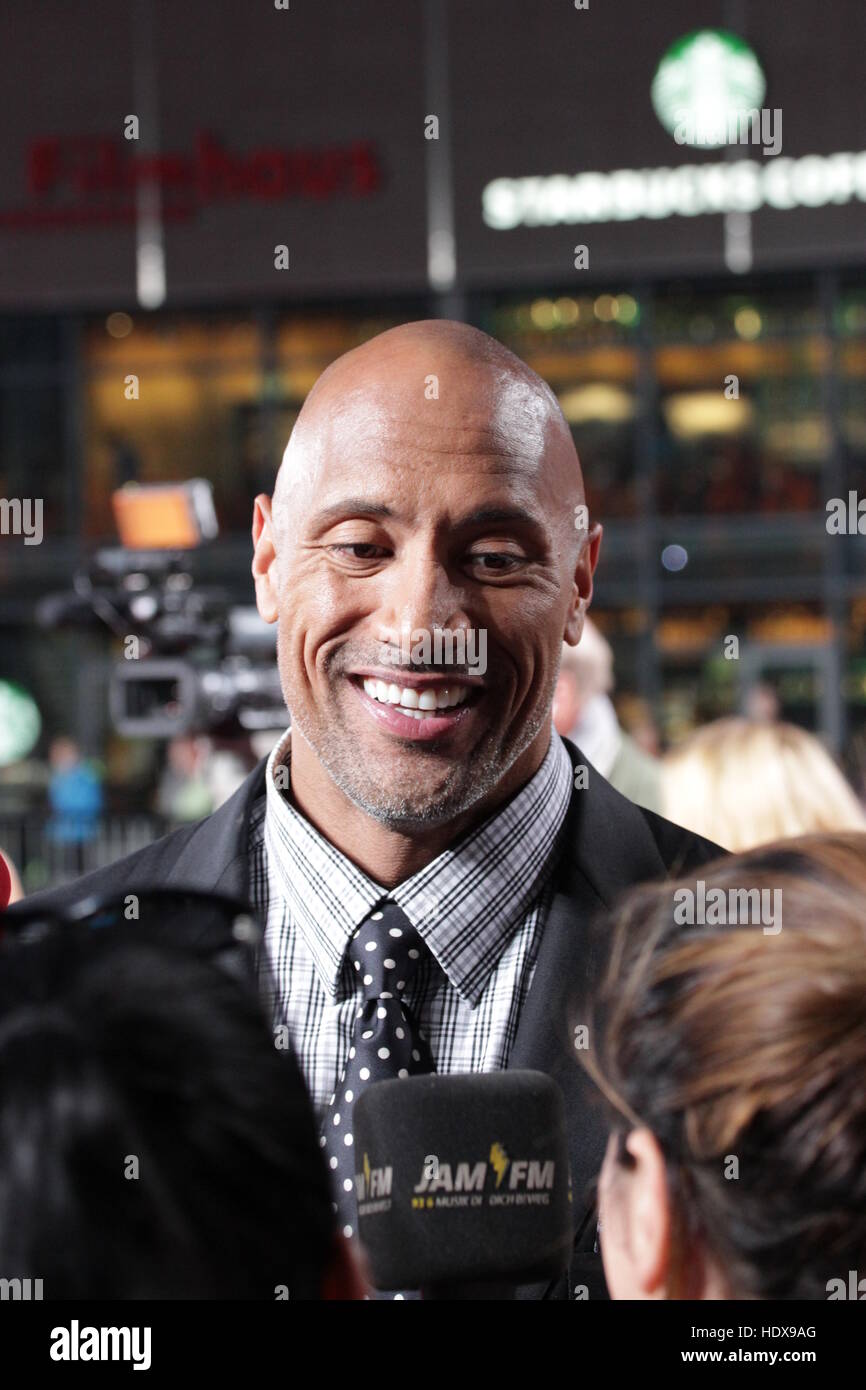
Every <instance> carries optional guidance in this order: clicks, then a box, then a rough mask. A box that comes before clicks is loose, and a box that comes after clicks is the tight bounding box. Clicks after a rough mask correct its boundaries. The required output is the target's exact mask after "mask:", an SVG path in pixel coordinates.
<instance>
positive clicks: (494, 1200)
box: [412, 1142, 556, 1211]
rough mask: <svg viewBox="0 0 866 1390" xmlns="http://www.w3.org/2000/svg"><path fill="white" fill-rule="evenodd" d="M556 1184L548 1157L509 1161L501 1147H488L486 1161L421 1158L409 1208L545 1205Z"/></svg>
mask: <svg viewBox="0 0 866 1390" xmlns="http://www.w3.org/2000/svg"><path fill="white" fill-rule="evenodd" d="M555 1181H556V1163H555V1161H554V1160H553V1159H552V1158H550V1159H546V1160H540V1159H536V1158H532V1159H526V1158H511V1156H510V1155H509V1153H508V1152H507V1150H506V1149H505V1147H504V1145H502V1144H500V1143H499V1142H494V1143H493V1144H491V1146H490V1153H489V1155H488V1159H487V1162H486V1163H485V1162H484V1161H483V1160H482V1161H479V1162H475V1163H473V1162H471V1161H467V1160H465V1159H464V1160H462V1161H460V1162H458V1163H456V1164H452V1163H442V1162H440V1161H439V1160H438V1159H437V1158H434V1157H433V1156H432V1155H431V1157H429V1158H427V1159H425V1161H424V1167H423V1170H422V1173H421V1177H420V1180H419V1181H418V1182H417V1183H416V1185H415V1187H414V1188H413V1192H414V1194H415V1195H414V1196H413V1198H412V1206H413V1207H415V1208H416V1209H418V1210H426V1211H429V1210H431V1209H433V1208H436V1207H456V1206H464V1207H467V1206H473V1207H477V1206H490V1207H496V1206H534V1205H537V1206H547V1205H548V1203H549V1202H550V1194H551V1192H552V1191H553V1187H554V1183H555Z"/></svg>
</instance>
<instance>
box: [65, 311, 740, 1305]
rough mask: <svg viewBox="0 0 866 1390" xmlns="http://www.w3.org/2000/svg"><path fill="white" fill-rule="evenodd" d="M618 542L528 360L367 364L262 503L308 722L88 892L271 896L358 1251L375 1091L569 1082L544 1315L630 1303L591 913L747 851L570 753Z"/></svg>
mask: <svg viewBox="0 0 866 1390" xmlns="http://www.w3.org/2000/svg"><path fill="white" fill-rule="evenodd" d="M600 543H601V527H600V526H599V525H597V524H589V520H588V517H587V514H586V510H585V502H584V490H583V479H582V477H581V471H580V465H579V462H578V458H577V454H576V452H575V448H574V444H573V442H572V438H571V434H570V431H569V429H568V426H567V424H566V422H565V420H564V419H563V416H562V412H561V411H560V408H559V405H558V403H557V400H556V397H555V396H554V394H553V392H552V391H551V389H550V387H549V386H547V384H546V383H545V382H544V381H542V380H541V379H540V378H539V377H538V376H536V374H535V373H534V372H532V371H531V370H530V369H529V368H528V367H527V366H526V365H525V364H524V363H522V362H521V361H519V360H518V359H517V358H516V357H515V356H514V355H513V354H512V353H511V352H509V351H508V350H507V349H506V348H504V347H503V346H502V345H501V344H500V343H497V342H495V341H494V340H493V339H492V338H490V337H488V336H487V335H486V334H484V333H481V332H479V331H478V330H476V329H474V328H470V327H467V326H466V325H464V324H459V323H449V322H444V321H439V320H437V321H431V322H422V323H410V324H406V325H404V326H402V327H400V328H396V329H392V330H390V331H389V332H387V333H383V334H380V335H379V336H378V337H377V338H374V339H372V340H371V341H369V342H367V343H365V344H364V345H363V346H361V347H359V348H356V349H355V350H354V351H352V352H349V353H347V354H346V355H345V356H343V357H341V358H339V359H338V360H337V361H336V362H334V363H333V364H332V365H331V366H330V367H329V368H328V369H327V371H325V372H324V373H323V375H322V376H321V377H320V378H319V380H318V381H317V383H316V385H315V386H314V388H313V390H312V391H311V392H310V395H309V396H308V398H307V400H306V402H305V403H304V407H303V409H302V411H301V413H300V416H299V418H298V421H297V423H296V425H295V428H294V430H293V432H292V436H291V439H290V440H289V443H288V446H287V448H286V451H285V454H284V456H283V460H282V465H281V467H280V470H279V474H278V476H277V480H276V485H275V488H274V493H273V496H272V497H267V496H265V495H262V496H259V497H257V498H256V499H255V507H254V518H253V545H254V551H253V562H252V572H253V578H254V581H255V588H256V599H257V603H258V608H259V612H260V613H261V615H262V617H263V618H265V620H266V621H267V622H269V623H275V624H276V625H277V638H278V640H277V650H278V662H279V670H280V677H281V681H282V688H283V693H284V696H285V701H286V705H287V707H288V708H289V710H290V711H291V729H290V731H289V732H287V733H286V735H285V736H284V737H283V738H282V739H281V740H280V742H279V743H278V745H277V747H276V748H275V749H274V751H273V752H272V754H271V756H270V757H269V758H268V759H267V761H266V763H263V764H262V765H260V767H259V768H258V769H257V770H256V771H255V772H254V773H253V774H252V775H251V776H250V777H249V778H248V780H247V782H246V783H245V784H244V786H243V787H241V789H240V790H239V791H238V792H237V793H236V795H235V796H234V797H233V798H232V799H231V800H230V801H229V802H228V803H227V804H226V805H225V806H223V807H222V809H221V810H219V811H217V812H216V813H215V814H214V815H212V816H210V817H208V818H207V819H206V820H205V821H203V822H201V823H199V824H198V825H197V826H194V827H192V828H184V829H182V830H179V831H176V832H175V833H174V834H172V835H170V836H168V837H166V838H165V839H164V840H161V841H160V842H158V843H157V844H156V845H153V846H150V847H149V848H147V849H145V850H143V851H141V852H140V853H138V854H136V855H133V856H131V857H130V858H129V859H127V860H125V861H123V862H122V863H121V864H119V865H115V866H113V867H112V868H110V869H108V870H104V871H101V872H99V873H97V874H95V875H90V876H89V878H88V879H85V880H83V881H82V883H81V885H80V886H81V888H82V890H84V891H86V890H93V889H98V890H100V891H110V890H115V891H118V892H119V891H124V890H127V891H128V886H129V885H130V884H136V883H142V882H158V883H163V884H164V883H169V884H172V883H176V884H184V885H192V886H200V887H201V886H203V887H210V888H215V889H220V890H223V891H226V892H231V893H237V894H240V895H242V896H245V897H247V898H248V899H249V900H250V901H251V902H252V904H253V906H254V907H255V909H256V910H257V912H258V914H259V915H260V917H261V919H262V921H263V923H264V924H265V927H266V948H267V954H268V957H269V960H270V964H271V967H272V970H273V977H274V978H275V980H276V982H277V997H276V999H275V1001H274V1006H275V1023H276V1025H277V1026H279V1027H281V1028H282V1029H283V1031H284V1033H285V1034H286V1035H287V1036H288V1038H289V1039H290V1040H291V1042H292V1044H293V1046H294V1048H295V1050H296V1052H297V1055H298V1057H299V1059H300V1062H301V1066H302V1068H303V1070H304V1074H305V1076H306V1079H307V1083H308V1086H309V1089H310V1093H311V1096H312V1099H313V1102H314V1105H315V1106H316V1109H317V1111H318V1115H319V1120H320V1123H321V1126H322V1144H323V1147H324V1148H325V1150H326V1153H327V1155H328V1159H329V1164H330V1168H331V1171H332V1173H333V1182H334V1194H335V1200H336V1201H337V1203H338V1206H339V1208H340V1221H341V1225H342V1229H343V1231H344V1233H345V1234H346V1235H347V1236H352V1235H354V1231H355V1221H356V1209H355V1205H354V1203H355V1198H354V1183H353V1173H354V1155H353V1153H352V1131H351V1114H352V1105H353V1103H354V1099H355V1096H356V1095H357V1093H358V1091H359V1090H360V1089H361V1088H362V1087H363V1086H364V1085H365V1084H369V1083H372V1082H373V1081H376V1080H380V1079H386V1078H388V1077H400V1076H405V1075H409V1074H412V1073H413V1072H421V1071H430V1070H434V1069H435V1070H437V1071H439V1072H454V1071H492V1070H497V1069H501V1068H505V1067H512V1068H514V1067H520V1068H535V1069H538V1070H541V1071H545V1072H547V1073H549V1074H550V1075H552V1076H553V1077H555V1078H556V1080H557V1081H558V1082H559V1083H560V1085H561V1086H562V1088H563V1091H564V1093H565V1097H566V1109H567V1116H568V1125H569V1136H570V1150H571V1163H572V1181H573V1188H574V1194H575V1202H574V1209H575V1254H574V1259H573V1261H572V1266H571V1270H570V1273H569V1277H568V1278H567V1279H563V1280H562V1281H561V1283H559V1284H558V1285H557V1286H556V1287H555V1288H552V1289H547V1288H541V1287H533V1288H532V1289H528V1290H525V1293H526V1295H527V1296H529V1297H539V1296H557V1297H567V1296H572V1297H582V1296H584V1292H583V1291H584V1290H588V1291H589V1292H590V1293H591V1294H595V1295H598V1294H603V1292H604V1284H603V1276H602V1272H601V1265H600V1260H599V1257H598V1256H597V1254H596V1253H595V1249H594V1247H595V1229H596V1228H595V1221H594V1218H593V1204H592V1196H591V1192H590V1190H589V1189H590V1185H591V1180H592V1179H593V1177H594V1176H595V1174H596V1173H597V1172H598V1169H599V1167H600V1162H601V1158H602V1156H603V1151H604V1145H605V1137H606V1136H605V1133H604V1128H603V1124H602V1121H601V1118H600V1116H599V1115H598V1114H597V1113H596V1111H595V1107H594V1105H593V1104H592V1102H591V1100H590V1098H589V1097H588V1095H587V1094H586V1089H585V1083H584V1082H583V1078H582V1071H581V1069H580V1068H579V1067H578V1066H577V1064H576V1059H575V1052H574V1047H575V1046H576V1045H577V1044H576V1043H575V1041H574V1036H573V1027H574V1024H573V1021H572V1020H571V1014H570V1009H569V1005H570V1002H571V1000H572V998H573V995H574V992H575V990H576V989H577V988H578V987H579V986H580V983H581V980H582V978H583V975H584V971H585V964H586V931H587V926H588V923H589V921H590V919H591V917H592V916H593V915H595V914H596V913H597V912H598V911H599V909H601V908H603V907H605V906H607V905H609V904H610V903H611V901H612V900H613V899H614V897H615V896H616V895H617V894H618V893H619V892H620V891H621V890H622V889H623V888H625V887H627V886H628V885H629V884H632V883H636V882H639V881H642V880H645V879H650V878H657V877H659V876H662V875H664V874H665V873H667V872H668V871H669V870H671V869H672V868H677V869H682V868H683V867H684V866H688V865H689V864H694V865H697V864H700V863H703V862H704V861H705V860H706V859H708V858H709V857H711V856H712V855H713V854H715V853H717V852H718V851H717V849H716V847H715V846H713V845H710V844H709V843H708V842H706V841H702V840H700V839H698V838H697V837H696V836H694V835H692V834H690V833H688V832H686V831H684V830H680V829H679V828H677V827H675V826H673V825H671V824H670V823H669V822H667V821H664V820H662V819H660V818H659V817H658V816H654V815H652V814H651V813H649V812H646V811H644V810H641V809H640V808H638V807H636V806H634V805H632V804H631V803H630V802H629V801H627V800H626V799H625V798H624V797H621V796H620V795H619V794H618V793H617V792H615V791H614V790H613V788H612V787H610V786H609V785H608V783H607V782H606V781H605V780H604V778H603V777H602V776H601V775H600V774H599V773H597V772H596V771H595V770H594V769H593V768H592V767H591V766H589V765H588V764H587V763H586V760H585V759H584V758H582V756H581V754H580V752H579V751H578V750H577V749H576V748H575V747H573V746H572V745H570V744H568V743H567V742H566V741H564V740H563V739H562V738H560V737H559V735H557V734H555V733H553V730H552V724H551V701H552V698H553V692H554V689H555V686H556V681H557V674H558V669H559V660H560V652H561V647H562V643H563V641H564V642H566V643H568V644H571V645H575V644H576V643H578V642H579V641H580V636H581V631H582V629H583V623H584V617H585V614H586V610H587V607H588V606H589V603H590V600H591V598H592V583H593V572H594V570H595V567H596V563H597V560H598V554H599V546H600ZM63 891H64V894H65V895H68V893H69V890H68V889H64V890H63Z"/></svg>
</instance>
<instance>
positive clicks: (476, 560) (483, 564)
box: [469, 550, 524, 574]
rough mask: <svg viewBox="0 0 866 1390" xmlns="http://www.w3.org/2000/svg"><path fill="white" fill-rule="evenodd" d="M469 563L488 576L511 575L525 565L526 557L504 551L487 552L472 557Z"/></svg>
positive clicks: (477, 553)
mask: <svg viewBox="0 0 866 1390" xmlns="http://www.w3.org/2000/svg"><path fill="white" fill-rule="evenodd" d="M469 563H470V564H471V565H474V566H476V567H477V568H479V569H481V570H483V571H484V572H485V573H487V574H511V573H512V572H513V571H514V570H516V569H518V568H519V566H520V565H522V564H523V563H524V557H523V556H522V555H511V554H509V553H508V552H507V551H504V550H486V551H480V552H476V553H475V554H474V555H470V556H469Z"/></svg>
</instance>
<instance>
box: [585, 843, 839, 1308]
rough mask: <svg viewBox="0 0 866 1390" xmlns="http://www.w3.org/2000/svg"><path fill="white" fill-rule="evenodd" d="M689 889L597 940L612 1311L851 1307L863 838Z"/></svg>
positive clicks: (793, 846) (789, 851)
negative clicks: (810, 1302) (652, 1304)
mask: <svg viewBox="0 0 866 1390" xmlns="http://www.w3.org/2000/svg"><path fill="white" fill-rule="evenodd" d="M701 875H702V886H701V885H700V884H696V883H695V881H694V880H691V881H689V880H686V879H681V880H679V881H678V882H677V883H668V884H665V885H662V886H653V887H647V888H642V889H638V890H637V891H636V893H634V894H633V895H632V896H630V897H629V898H628V899H627V900H626V901H625V902H624V904H623V906H622V908H621V910H620V911H619V912H618V913H617V914H616V915H615V921H614V928H613V936H612V940H611V941H610V942H609V951H608V953H607V957H606V965H605V975H604V979H603V981H602V988H601V995H600V1003H601V1009H600V1010H598V1011H597V1013H596V1017H597V1019H598V1020H599V1022H600V1024H601V1036H602V1044H601V1046H600V1048H599V1051H598V1054H597V1056H592V1055H589V1057H588V1060H586V1061H585V1065H586V1066H587V1068H588V1070H589V1071H590V1073H591V1074H592V1075H593V1076H594V1078H595V1080H596V1081H597V1082H598V1084H599V1085H600V1086H601V1089H602V1090H603V1092H604V1093H605V1095H606V1097H607V1099H608V1101H609V1102H610V1103H611V1107H612V1111H613V1116H614V1118H613V1122H612V1134H611V1137H610V1140H609V1143H608V1148H607V1154H606V1157H605V1161H604V1166H603V1169H602V1174H601V1179H600V1185H599V1214H600V1230H601V1246H602V1254H603V1258H604V1267H605V1274H606V1277H607V1282H608V1287H609V1289H610V1292H611V1295H612V1297H613V1298H617V1299H628V1298H632V1299H635V1298H640V1299H643V1298H691V1299H714V1298H722V1299H727V1298H761V1299H763V1298H767V1299H773V1298H776V1299H827V1298H840V1297H846V1296H847V1297H851V1296H852V1295H851V1293H850V1291H849V1289H850V1286H851V1285H852V1280H851V1273H852V1271H853V1272H854V1275H855V1278H854V1280H853V1284H854V1286H856V1287H858V1288H859V1281H860V1279H861V1277H862V1278H863V1284H862V1289H861V1292H863V1293H866V835H860V834H854V833H846V834H828V835H810V836H803V837H801V838H799V839H794V840H787V841H784V842H779V843H776V844H774V845H768V846H764V847H762V848H760V849H756V850H751V851H749V852H748V853H745V854H740V855H735V856H731V857H728V858H726V859H723V860H718V861H716V862H715V863H714V864H710V865H707V866H706V867H705V868H703V869H702V870H701ZM755 889H757V890H760V894H761V896H760V897H759V896H758V895H756V894H755V893H754V892H753V891H752V890H755ZM713 890H716V891H715V892H714V891H713ZM689 893H692V894H694V895H695V897H694V901H696V902H698V903H699V904H703V905H704V908H703V911H699V912H698V913H697V914H695V913H694V912H692V913H689V912H688V911H687V910H683V903H684V902H687V901H688V894H689ZM746 894H751V896H749V897H747V896H746ZM779 895H780V896H779ZM762 901H763V902H764V903H765V904H767V903H770V902H773V903H775V904H776V906H777V907H778V908H779V909H780V910H779V911H778V912H777V913H776V916H777V918H778V921H774V923H773V925H772V926H771V927H768V926H767V925H766V922H765V920H764V918H763V917H762V916H761V914H760V903H761V902H762ZM709 904H712V905H713V906H712V910H710V907H709ZM748 905H750V906H748ZM701 917H703V919H704V924H702V923H701V921H700V920H696V919H698V918H701ZM779 927H781V929H779ZM597 997H598V996H597ZM591 1035H592V1036H594V1033H593V1034H591ZM840 1289H841V1290H843V1292H841V1293H840V1292H839V1290H840ZM853 1296H855V1297H856V1296H857V1295H856V1294H854V1295H853Z"/></svg>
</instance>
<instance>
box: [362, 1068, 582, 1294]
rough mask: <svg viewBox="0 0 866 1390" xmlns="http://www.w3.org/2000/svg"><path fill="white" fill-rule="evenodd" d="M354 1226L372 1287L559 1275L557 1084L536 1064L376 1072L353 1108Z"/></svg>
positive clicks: (564, 1176)
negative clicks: (394, 1074) (391, 1077)
mask: <svg viewBox="0 0 866 1390" xmlns="http://www.w3.org/2000/svg"><path fill="white" fill-rule="evenodd" d="M352 1130H353V1135H354V1140H353V1152H354V1155H355V1187H356V1193H357V1197H358V1234H359V1237H360V1240H361V1243H362V1245H363V1246H364V1248H365V1253H366V1255H367V1259H368V1262H369V1267H370V1273H371V1277H372V1281H373V1283H374V1285H375V1286H376V1287H377V1288H380V1289H417V1288H425V1289H427V1288H435V1287H436V1286H440V1285H449V1286H457V1285H464V1286H471V1285H472V1284H479V1285H481V1284H486V1285H519V1284H529V1283H536V1282H540V1281H542V1280H546V1279H554V1278H557V1277H558V1276H559V1275H561V1274H562V1272H563V1271H564V1270H565V1269H566V1267H567V1265H568V1259H569V1255H570V1252H571V1246H572V1239H573V1236H572V1204H571V1185H570V1178H569V1171H568V1146H567V1140H566V1132H565V1113H564V1104H563V1098H562V1093H561V1091H560V1090H559V1087H558V1086H557V1085H556V1084H555V1083H554V1082H553V1081H552V1080H551V1079H550V1077H548V1076H545V1075H544V1074H543V1073H542V1072H535V1071H501V1072H485V1073H479V1074H475V1073H471V1074H468V1075H466V1074H463V1075H453V1076H438V1075H432V1076H426V1075H425V1076H415V1077H404V1078H402V1079H400V1080H396V1081H381V1082H378V1083H377V1084H375V1085H372V1086H370V1087H369V1088H368V1089H366V1090H364V1091H362V1092H361V1094H360V1095H359V1096H358V1098H357V1100H356V1101H355V1107H354V1111H353V1116H352Z"/></svg>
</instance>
